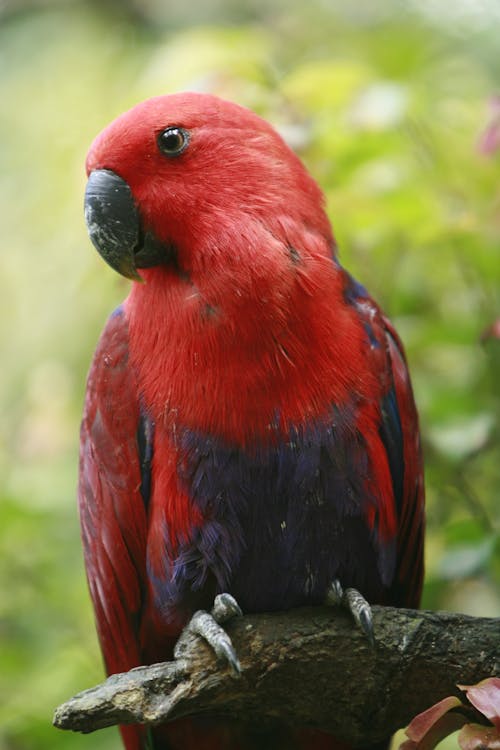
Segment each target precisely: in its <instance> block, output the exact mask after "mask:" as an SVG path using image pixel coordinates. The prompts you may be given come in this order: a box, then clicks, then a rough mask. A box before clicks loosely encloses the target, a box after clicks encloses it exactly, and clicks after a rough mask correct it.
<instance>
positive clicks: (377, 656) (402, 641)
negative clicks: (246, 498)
mask: <svg viewBox="0 0 500 750" xmlns="http://www.w3.org/2000/svg"><path fill="white" fill-rule="evenodd" d="M373 619H374V628H375V640H376V645H375V648H371V647H370V645H369V644H368V642H367V640H366V638H365V637H364V636H363V635H362V633H361V632H359V631H358V629H357V628H356V627H355V626H354V625H353V623H352V620H351V619H350V617H349V616H348V615H346V614H344V613H343V612H341V611H335V610H332V609H331V608H314V609H311V608H307V609H298V610H293V611H290V612H284V613H275V614H260V615H251V616H245V617H241V618H236V619H234V620H232V621H231V622H229V623H228V624H227V627H226V629H227V631H228V633H229V634H230V636H231V638H232V641H233V644H234V646H235V648H236V650H237V653H238V656H239V658H240V662H241V666H242V674H241V677H239V678H238V677H235V676H234V675H233V674H232V672H231V670H230V669H229V668H228V667H227V666H226V665H218V664H217V662H216V659H215V656H214V654H213V653H212V652H211V650H210V649H209V648H208V646H207V645H206V644H205V642H204V641H202V640H201V639H200V638H199V637H197V636H189V637H188V638H187V639H183V640H184V645H183V648H182V650H181V653H180V654H179V655H178V658H177V659H176V661H173V662H166V663H164V664H156V665H152V666H149V667H138V668H136V669H133V670H131V671H130V672H126V673H123V674H117V675H113V676H111V677H109V678H108V679H107V680H106V681H105V682H103V683H102V684H101V685H98V686H96V687H94V688H91V689H89V690H85V691H83V692H82V693H79V694H78V695H76V696H75V697H73V698H71V699H70V700H69V701H67V702H66V703H64V704H63V705H61V706H59V708H57V709H56V712H55V716H54V724H55V726H56V727H59V728H61V729H71V730H73V731H78V732H93V731H95V730H96V729H100V728H102V727H107V726H111V725H113V724H131V723H152V724H155V723H160V722H164V721H171V720H172V719H176V718H179V717H181V716H188V715H196V714H201V713H203V714H207V713H211V714H217V715H227V716H232V717H235V718H240V719H244V720H246V721H251V722H252V723H260V724H262V725H263V724H266V723H268V724H272V723H275V722H286V723H289V724H292V725H299V726H313V727H317V728H321V729H325V730H328V731H330V732H332V733H334V734H335V735H336V736H337V737H338V738H339V739H342V740H345V741H347V742H349V743H351V744H354V745H356V746H362V745H366V744H372V743H374V742H377V741H379V740H381V739H383V738H385V737H387V736H388V735H390V734H391V733H392V732H394V731H395V730H396V729H398V728H400V727H403V726H405V725H406V724H408V723H409V721H410V720H411V719H412V718H413V717H414V716H415V715H416V714H417V713H419V712H420V711H423V710H424V709H425V708H428V707H429V706H430V705H432V704H433V703H435V702H436V701H438V700H440V699H441V698H443V697H445V696H446V695H451V694H454V693H455V694H459V691H458V690H457V688H456V684H457V683H461V684H471V683H475V682H477V681H479V680H480V679H483V678H485V677H489V676H495V675H496V676H498V675H500V620H499V619H486V618H476V617H467V616H465V615H460V614H451V613H447V612H426V611H418V612H417V611H413V610H403V609H393V608H388V607H385V608H382V607H373Z"/></svg>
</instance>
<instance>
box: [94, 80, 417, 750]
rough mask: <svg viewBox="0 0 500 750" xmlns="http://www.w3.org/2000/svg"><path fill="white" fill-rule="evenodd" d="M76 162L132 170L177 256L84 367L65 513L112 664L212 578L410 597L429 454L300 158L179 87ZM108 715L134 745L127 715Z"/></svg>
mask: <svg viewBox="0 0 500 750" xmlns="http://www.w3.org/2000/svg"><path fill="white" fill-rule="evenodd" d="M166 125H170V126H172V125H179V126H182V127H183V128H186V129H189V131H190V134H191V135H190V141H189V146H188V148H187V149H186V150H185V151H183V153H182V156H180V157H178V159H165V157H164V156H162V155H161V154H159V153H157V150H155V149H156V146H155V145H154V142H153V141H152V139H151V134H150V131H151V132H154V133H158V132H159V131H160V130H161V128H162V127H165V126H166ZM221 159H223V162H222V164H221V161H220V160H221ZM88 169H89V171H92V170H96V169H107V170H113V171H114V172H115V173H116V174H118V175H120V178H121V179H123V180H125V181H126V182H127V184H129V185H130V188H131V191H132V194H133V195H134V200H135V201H136V205H137V207H138V211H139V213H140V215H141V217H142V220H143V222H144V226H143V229H142V232H143V233H144V232H145V231H147V232H149V233H154V236H155V237H156V238H157V241H158V242H159V243H164V246H165V247H168V248H169V254H168V258H169V259H170V261H168V262H167V255H166V256H165V262H163V263H160V264H159V265H157V266H155V267H152V268H147V269H143V270H142V271H141V273H142V275H143V277H144V279H145V281H146V283H145V284H136V283H135V284H133V286H132V290H131V293H130V295H129V297H128V298H127V300H126V301H125V303H124V305H123V306H122V308H120V309H119V310H118V311H117V312H116V313H115V314H114V315H113V316H112V317H111V318H110V320H109V321H108V324H107V326H106V328H105V331H104V333H103V335H102V337H101V341H100V343H99V346H98V349H97V351H96V355H95V357H94V362H93V365H92V368H91V371H90V375H89V381H88V386H87V397H86V406H85V413H84V418H83V424H82V437H81V463H80V485H79V496H80V515H81V522H82V532H83V540H84V548H85V558H86V565H87V575H88V579H89V585H90V590H91V595H92V599H93V602H94V607H95V612H96V619H97V625H98V632H99V637H100V641H101V647H102V650H103V654H104V659H105V662H106V667H107V670H108V672H110V673H111V672H115V671H123V670H125V669H129V668H130V667H132V666H136V665H137V664H139V663H145V662H146V663H151V662H154V661H157V660H162V659H168V658H170V657H171V655H172V648H173V644H174V642H175V639H176V638H177V636H178V634H179V633H180V630H181V629H182V627H183V626H184V624H185V623H186V622H187V620H188V619H189V617H190V615H191V614H192V613H193V611H194V610H195V609H197V608H200V607H209V606H210V605H211V602H212V600H213V597H214V595H215V594H217V593H219V592H222V591H228V592H230V593H232V594H233V595H234V596H235V597H236V599H237V600H238V601H239V603H240V605H241V606H242V608H243V610H244V611H246V612H258V611H267V610H273V609H285V608H290V607H295V606H299V605H303V604H307V603H310V604H317V603H320V602H322V601H323V599H324V597H325V593H326V590H327V588H328V586H329V584H330V583H331V581H332V580H333V579H334V578H338V579H339V580H340V581H341V583H342V585H344V586H353V587H355V588H357V589H358V590H359V591H360V592H361V593H362V594H363V595H364V596H365V597H366V598H367V599H368V600H369V601H370V602H371V603H382V604H384V603H387V604H392V605H399V606H418V603H419V600H420V593H421V587H422V574H423V565H422V554H423V552H422V550H423V524H424V520H423V502H424V500H423V497H424V496H423V479H422V460H421V453H420V445H419V436H418V420H417V414H416V410H415V405H414V400H413V394H412V389H411V384H410V380H409V376H408V370H407V366H406V361H405V357H404V353H403V348H402V345H401V342H400V341H399V338H398V337H397V334H396V332H395V331H394V329H393V327H392V325H391V324H390V322H389V321H388V320H387V319H386V318H385V317H384V316H383V314H382V313H381V311H380V310H379V308H378V306H377V305H376V303H375V302H374V301H373V300H372V299H371V298H370V296H369V295H368V293H367V292H366V290H365V289H364V287H362V286H361V285H360V284H359V283H357V282H356V281H355V280H354V279H352V277H351V276H350V275H349V274H348V273H347V272H346V271H345V270H344V269H343V268H342V267H341V266H340V264H339V261H338V258H337V255H336V248H335V243H334V240H333V237H332V233H331V229H330V226H329V223H328V220H327V218H326V215H325V213H324V210H323V199H322V196H321V194H320V192H319V189H318V188H317V186H316V185H315V183H314V182H313V180H312V179H311V178H310V176H309V175H308V174H307V172H306V171H305V169H304V167H303V166H302V164H301V163H300V161H299V160H298V159H297V157H295V156H294V155H293V154H292V153H291V152H290V151H289V149H288V148H287V147H286V146H285V144H284V143H283V142H282V141H281V139H280V138H279V136H277V134H276V133H274V131H273V130H272V129H271V128H270V126H269V125H267V123H264V122H263V121H262V120H260V119H259V118H257V117H256V116H255V115H253V114H252V113H249V112H247V111H246V110H243V109H242V108H239V107H237V106H236V105H231V104H229V103H225V102H221V101H220V100H217V99H215V98H214V97H206V96H204V95H195V94H192V95H177V96H173V97H163V98H160V99H158V100H151V102H146V103H145V104H144V105H139V109H137V108H136V110H131V112H129V113H126V114H125V115H123V116H122V118H119V119H118V120H117V121H115V123H113V124H112V125H111V126H110V128H108V129H107V130H105V131H104V133H103V134H102V135H101V136H99V138H98V139H97V141H96V143H95V144H94V146H93V148H92V149H91V151H90V154H89V158H88ZM208 186H209V187H208ZM172 248H175V253H174V255H172ZM174 256H175V263H173V262H171V258H172V257H174ZM270 571H272V575H270ZM123 734H124V739H125V741H126V746H127V750H137V749H138V748H140V747H142V746H144V743H145V734H144V732H143V731H142V730H141V729H140V728H133V727H132V728H127V729H125V730H124V731H123ZM153 734H154V738H153V741H154V742H156V745H155V747H169V748H174V749H175V748H177V747H179V748H180V747H183V748H200V750H203V748H206V750H209V748H212V747H217V748H221V750H223V748H238V747H241V748H251V747H254V746H255V747H265V746H266V745H265V742H266V741H268V742H269V743H270V744H268V746H269V747H273V748H279V747H286V748H293V747H296V748H308V747H310V748H313V747H314V748H316V747H317V748H319V747H325V748H328V747H336V748H339V743H338V742H337V741H336V740H334V739H333V738H328V737H327V736H326V735H322V734H321V733H311V732H309V731H308V730H307V731H306V730H304V731H303V732H298V731H295V730H294V731H292V730H288V729H286V728H283V729H282V730H281V729H280V730H279V732H278V734H275V736H274V738H269V737H268V739H267V740H266V739H265V737H264V736H263V735H261V734H259V733H257V734H259V736H258V738H257V739H256V736H257V735H255V732H252V731H250V729H249V728H248V727H245V726H243V725H238V726H236V725H227V724H226V725H224V726H223V725H221V724H220V722H215V723H214V722H213V721H208V722H207V721H200V722H192V721H191V722H187V721H182V722H175V723H174V724H173V725H172V726H167V727H164V728H161V729H159V730H155V732H154V733H153ZM252 743H253V744H252ZM255 743H257V744H255ZM272 743H274V744H272Z"/></svg>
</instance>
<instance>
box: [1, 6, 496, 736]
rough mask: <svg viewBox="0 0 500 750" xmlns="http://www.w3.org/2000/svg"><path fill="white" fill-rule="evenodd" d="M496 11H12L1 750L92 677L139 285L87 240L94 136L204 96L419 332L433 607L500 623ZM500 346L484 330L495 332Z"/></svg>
mask: <svg viewBox="0 0 500 750" xmlns="http://www.w3.org/2000/svg"><path fill="white" fill-rule="evenodd" d="M499 38H500V5H499V4H498V2H497V1H496V0H491V1H490V2H487V1H486V0H482V2H480V1H479V0H477V2H467V1H466V0H460V1H458V0H457V1H456V2H455V3H453V4H448V3H440V2H439V1H434V2H433V1H432V0H424V1H422V2H417V0H415V2H410V0H407V2H404V1H403V0H385V1H384V2H382V1H381V0H378V1H372V2H369V3H368V2H367V3H355V2H335V1H334V0H323V1H322V0H308V2H307V3H304V2H299V1H296V2H292V1H290V0H286V1H285V0H282V1H281V2H279V1H276V2H272V1H268V2H266V1H265V0H249V1H248V2H246V3H241V2H238V0H205V2H192V3H190V4H189V3H178V2H177V3H174V2H171V0H169V1H168V2H160V0H145V1H144V2H140V0H135V2H134V1H133V0H132V1H130V0H129V1H128V2H125V1H124V2H120V1H119V0H115V2H113V1H112V0H107V1H104V0H95V2H91V0H89V1H88V2H74V3H70V2H64V1H63V0H59V2H55V1H54V2H47V1H45V2H44V1H43V0H40V1H39V2H34V1H32V2H28V1H26V0H25V1H24V2H13V1H12V0H11V1H9V0H7V1H6V0H4V1H3V2H2V3H0V97H1V98H0V102H1V114H0V135H1V141H0V143H1V145H0V211H1V215H0V227H1V235H2V252H1V255H0V279H1V289H2V293H1V296H0V305H1V315H0V335H1V340H2V357H3V364H2V367H1V371H0V384H1V391H2V395H3V404H2V409H1V416H0V425H1V427H0V463H1V476H2V487H1V505H0V554H1V567H0V636H1V653H0V665H1V666H0V749H1V750H18V749H22V750H24V749H26V750H32V749H33V750H34V749H35V748H55V749H56V750H62V749H64V748H68V750H69V749H70V748H71V749H73V748H75V749H77V748H81V749H82V750H83V749H84V748H96V750H100V748H110V749H111V748H114V749H115V750H116V748H118V746H119V745H118V739H117V735H116V733H115V730H109V731H106V732H102V733H99V734H98V735H94V736H92V737H80V736H76V735H71V734H67V733H63V732H58V731H56V730H55V729H52V727H51V715H52V710H53V708H54V706H55V705H56V704H58V703H60V702H61V701H63V700H64V699H66V698H67V697H69V696H70V695H71V694H73V693H74V692H76V691H78V690H80V689H83V688H84V687H87V686H90V685H92V684H94V683H96V682H98V681H99V680H100V679H101V677H102V667H101V662H100V656H99V653H98V648H97V643H96V638H95V635H94V626H93V616H92V612H91V607H90V601H89V598H88V595H87V591H86V584H85V579H84V573H83V564H82V555H81V551H80V540H79V528H78V520H77V514H76V504H75V485H76V471H77V444H78V426H79V418H80V412H81V406H82V398H83V391H84V382H85V375H86V370H87V367H88V364H89V361H90V357H91V353H92V350H93V348H94V346H95V343H96V340H97V337H98V334H99V331H100V329H101V327H102V325H103V323H104V321H105V319H106V317H107V314H108V313H109V312H110V311H111V310H112V309H113V308H114V306H115V305H116V303H117V302H118V301H119V300H120V299H121V298H123V297H124V296H125V294H126V292H127V284H126V283H124V282H123V281H121V280H120V279H119V278H118V276H117V275H116V274H114V273H113V272H112V271H111V270H110V269H108V268H107V267H106V266H105V265H104V264H103V263H102V261H101V260H100V259H99V257H98V256H97V254H96V253H95V252H94V251H93V249H92V247H91V245H90V242H89V240H88V238H87V235H86V231H85V227H84V223H83V216H82V195H83V190H84V184H85V177H84V169H83V163H84V158H85V153H86V150H87V147H88V145H89V143H90V141H91V140H92V138H93V137H94V135H95V134H96V133H97V132H98V131H99V130H101V128H102V127H104V125H106V124H107V123H108V122H109V121H110V120H111V119H112V118H114V117H115V116H116V115H118V114H119V113H120V112H121V111H123V110H124V109H126V108H128V107H130V106H132V105H133V104H135V103H136V102H137V101H140V100H141V99H144V98H146V97H148V96H151V95H156V94H160V93H166V92H172V91H177V90H180V89H186V88H187V89H196V90H202V91H212V92H215V93H218V94H220V95H222V96H225V97H227V98H230V99H234V100H236V101H238V102H240V103H242V104H246V105H248V106H250V107H251V108H253V109H255V110H256V111H258V112H259V113H261V114H262V115H264V116H265V117H266V118H268V119H269V120H271V122H273V123H274V124H275V125H276V126H277V127H278V128H280V129H281V131H282V133H283V134H284V135H285V136H286V137H287V138H288V140H289V142H290V144H291V145H292V146H293V147H294V148H296V149H297V150H298V151H299V152H300V154H301V156H302V158H303V159H304V160H305V162H306V164H307V165H308V166H309V168H310V170H311V171H312V173H313V174H314V175H315V177H316V178H317V179H318V181H319V182H320V184H321V185H322V187H323V188H324V190H325V191H326V194H327V199H328V206H329V212H330V215H331V218H332V221H333V225H334V229H335V232H336V235H337V239H338V241H339V244H340V247H341V256H342V260H343V262H344V264H345V265H346V266H347V267H348V268H349V269H350V270H352V272H353V273H354V274H355V275H356V276H357V277H358V278H360V280H362V281H363V282H364V283H365V284H366V285H367V286H368V288H369V289H370V290H371V292H372V293H373V294H374V296H375V297H376V298H377V299H378V300H379V302H381V304H382V305H383V307H384V308H385V310H386V312H387V313H388V314H389V315H390V316H391V317H392V318H393V320H394V321H395V323H396V326H397V327H398V329H399V331H400V333H401V335H402V337H403V339H404V342H405V344H406V347H407V352H408V356H409V361H410V365H411V370H412V374H413V380H414V385H415V391H416V397H417V401H418V404H419V409H420V414H421V421H422V429H423V435H424V447H425V454H426V466H427V494H428V536H427V577H426V589H425V599H424V605H425V606H428V607H431V608H447V609H453V610H461V611H465V612H469V613H472V614H476V615H497V616H498V615H500V594H499V590H500V586H499V583H500V543H499V520H498V519H499V512H498V508H499V505H500V503H499V492H500V468H499V467H500V453H499V448H500V440H499V434H500V428H499V414H500V340H498V339H495V338H494V336H489V337H486V340H483V341H482V340H481V335H482V333H483V332H484V331H485V329H487V328H488V327H489V326H491V325H492V324H493V322H494V321H495V320H496V319H497V318H499V317H500V298H499V287H500V262H499V248H500V180H499V165H500V148H499V149H498V150H497V148H498V147H500V104H499V102H498V100H497V99H495V94H496V93H497V92H499V91H500V55H499V54H498V39H499ZM483 338H484V337H483Z"/></svg>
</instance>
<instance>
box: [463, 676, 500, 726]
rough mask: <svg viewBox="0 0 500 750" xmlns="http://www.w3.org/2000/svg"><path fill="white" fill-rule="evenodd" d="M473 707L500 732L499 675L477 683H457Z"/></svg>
mask: <svg viewBox="0 0 500 750" xmlns="http://www.w3.org/2000/svg"><path fill="white" fill-rule="evenodd" d="M458 687H459V688H460V690H463V691H464V692H465V694H466V695H467V698H468V699H469V701H470V702H471V703H472V705H473V706H474V708H477V710H478V711H480V712H481V713H482V714H484V715H485V716H486V718H487V719H489V720H490V721H491V723H492V724H494V725H495V727H496V730H497V733H498V732H500V677H489V678H488V679H486V680H481V682H478V683H477V685H459V686H458Z"/></svg>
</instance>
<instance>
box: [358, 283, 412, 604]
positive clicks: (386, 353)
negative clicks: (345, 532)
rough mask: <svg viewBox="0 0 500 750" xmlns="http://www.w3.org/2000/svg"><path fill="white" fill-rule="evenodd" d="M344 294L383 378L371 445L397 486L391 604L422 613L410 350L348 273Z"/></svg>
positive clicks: (392, 506)
mask: <svg viewBox="0 0 500 750" xmlns="http://www.w3.org/2000/svg"><path fill="white" fill-rule="evenodd" d="M344 294H345V299H346V301H347V302H348V303H349V304H351V305H353V306H354V307H355V309H356V313H357V316H358V318H359V320H360V322H361V324H362V325H363V328H364V330H365V333H366V334H367V343H368V344H369V346H370V349H369V366H370V369H371V370H372V372H377V373H379V377H378V380H379V386H380V389H381V390H380V394H379V396H378V409H377V411H378V412H379V424H378V435H376V436H375V435H373V434H372V435H371V437H370V438H369V439H368V445H369V453H370V455H371V463H372V466H374V467H377V469H378V472H379V483H380V485H381V486H386V485H387V482H386V480H385V478H384V477H385V476H386V472H388V473H389V474H390V484H391V485H392V500H391V502H390V503H389V505H387V506H386V508H385V511H384V512H385V515H386V526H390V527H391V528H393V529H394V531H395V544H396V549H395V560H394V559H393V560H392V562H391V557H389V558H388V559H387V561H386V565H388V569H389V570H391V569H393V570H394V572H395V574H394V578H393V582H392V584H391V586H390V589H389V591H388V594H387V598H386V603H387V604H390V605H392V606H400V607H418V606H419V602H420V596H421V593H422V582H423V538H424V480H423V463H422V453H421V448H420V436H419V427H418V415H417V411H416V407H415V401H414V398H413V391H412V386H411V382H410V376H409V373H408V366H407V363H406V358H405V354H404V349H403V345H402V343H401V340H400V339H399V336H398V334H397V333H396V331H395V329H394V327H393V325H392V323H391V322H390V321H389V320H388V319H387V318H386V317H385V316H384V315H383V313H382V312H381V311H380V308H379V307H378V305H377V304H376V303H375V302H374V301H373V299H372V298H371V297H370V295H369V294H368V292H367V291H366V289H365V288H364V287H363V285H362V284H359V283H358V282H357V281H356V280H355V279H353V277H352V276H350V274H348V273H347V272H345V290H344ZM381 448H382V450H380V449H381ZM388 519H391V520H390V521H388ZM374 531H375V534H377V533H378V531H377V529H376V528H374ZM382 548H383V545H382V546H381V548H380V549H382Z"/></svg>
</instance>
